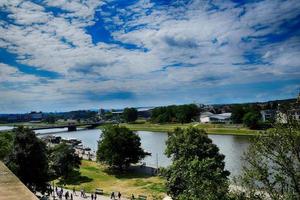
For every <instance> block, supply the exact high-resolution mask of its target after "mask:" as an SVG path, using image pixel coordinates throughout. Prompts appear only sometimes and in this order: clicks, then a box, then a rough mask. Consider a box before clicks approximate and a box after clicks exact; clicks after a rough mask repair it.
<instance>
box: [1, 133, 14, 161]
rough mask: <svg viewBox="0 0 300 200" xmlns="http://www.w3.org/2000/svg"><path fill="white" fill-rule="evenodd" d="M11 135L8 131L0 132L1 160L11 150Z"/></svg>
mask: <svg viewBox="0 0 300 200" xmlns="http://www.w3.org/2000/svg"><path fill="white" fill-rule="evenodd" d="M12 146H13V136H12V134H11V133H9V132H4V133H0V160H3V159H4V158H5V157H6V156H7V155H8V154H9V153H10V152H11V150H12Z"/></svg>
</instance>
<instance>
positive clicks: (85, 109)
mask: <svg viewBox="0 0 300 200" xmlns="http://www.w3.org/2000/svg"><path fill="white" fill-rule="evenodd" d="M299 95H300V94H299ZM293 99H297V98H287V99H271V100H267V101H256V102H231V103H230V102H229V103H222V104H203V103H197V102H191V103H186V104H203V105H207V106H218V105H234V104H255V103H258V104H259V103H267V102H273V101H285V100H293ZM171 105H184V104H167V105H157V106H137V107H131V108H136V109H138V108H155V107H164V106H171ZM125 108H128V107H122V108H116V107H115V108H102V107H99V108H82V109H77V110H60V111H59V110H55V111H50V110H49V111H43V110H30V111H26V112H19V113H0V115H10V114H17V115H19V114H28V113H30V112H42V113H64V112H73V111H95V112H97V111H99V109H104V110H124V109H125Z"/></svg>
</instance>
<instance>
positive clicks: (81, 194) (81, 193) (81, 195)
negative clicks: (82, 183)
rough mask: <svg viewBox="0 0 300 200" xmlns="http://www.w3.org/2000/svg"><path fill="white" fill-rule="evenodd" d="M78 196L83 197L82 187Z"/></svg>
mask: <svg viewBox="0 0 300 200" xmlns="http://www.w3.org/2000/svg"><path fill="white" fill-rule="evenodd" d="M80 197H84V196H83V189H81V190H80Z"/></svg>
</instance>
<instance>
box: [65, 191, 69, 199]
mask: <svg viewBox="0 0 300 200" xmlns="http://www.w3.org/2000/svg"><path fill="white" fill-rule="evenodd" d="M65 198H66V199H69V192H68V191H67V192H66V193H65Z"/></svg>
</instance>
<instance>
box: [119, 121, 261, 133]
mask: <svg viewBox="0 0 300 200" xmlns="http://www.w3.org/2000/svg"><path fill="white" fill-rule="evenodd" d="M121 125H123V126H126V127H127V128H129V129H131V130H133V131H154V132H169V131H173V130H174V129H175V128H176V127H180V128H187V127H189V126H194V127H197V128H202V129H204V130H205V131H206V132H207V133H208V134H222V135H255V134H257V133H258V131H256V130H250V129H247V128H244V127H242V126H239V125H234V124H229V125H225V124H200V123H187V124H180V123H168V124H153V123H150V122H145V123H130V124H128V123H123V124H121Z"/></svg>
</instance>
